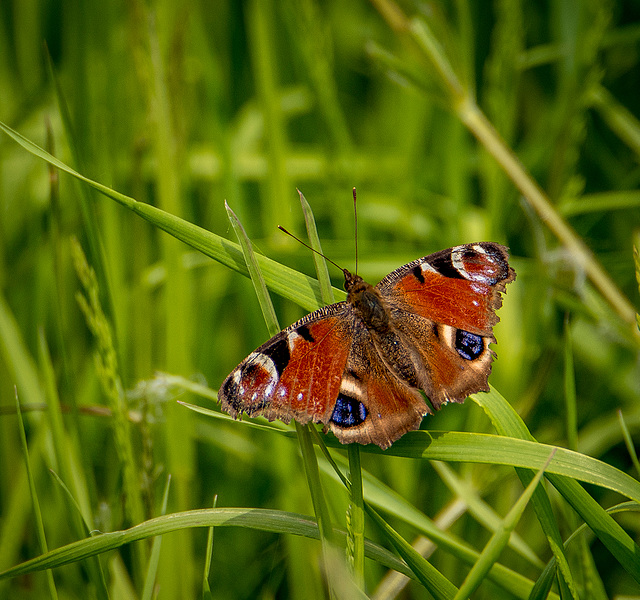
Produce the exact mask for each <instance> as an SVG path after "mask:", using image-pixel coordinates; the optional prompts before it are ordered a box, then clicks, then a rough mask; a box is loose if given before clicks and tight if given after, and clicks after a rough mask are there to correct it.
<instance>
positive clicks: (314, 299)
mask: <svg viewBox="0 0 640 600" xmlns="http://www.w3.org/2000/svg"><path fill="white" fill-rule="evenodd" d="M0 130H2V131H4V132H5V133H6V134H7V135H8V136H9V137H11V138H12V139H13V140H15V141H16V142H17V143H18V144H20V145H21V146H22V147H23V148H25V149H26V150H27V151H29V152H30V153H31V154H33V155H34V156H37V157H38V158H41V159H42V160H44V161H46V162H48V163H49V164H52V165H54V166H55V167H57V168H58V169H60V170H61V171H64V172H65V173H68V174H69V175H71V176H73V177H75V178H76V179H79V180H80V181H82V182H84V183H86V184H87V185H89V186H91V187H92V188H94V189H96V190H98V191H99V192H100V193H101V194H103V195H105V196H107V197H108V198H111V199H112V200H115V201H116V202H117V203H118V204H121V205H123V206H125V207H127V208H128V209H130V210H131V211H133V212H134V213H136V214H137V215H139V216H140V217H142V218H143V219H145V220H146V221H148V222H149V223H151V224H153V225H155V226H156V227H158V228H159V229H162V230H163V231H166V232H167V233H169V234H170V235H172V236H174V237H175V238H177V239H179V240H180V241H182V242H184V243H185V244H187V245H188V246H190V247H192V248H194V249H196V250H199V251H200V252H202V253H203V254H205V255H206V256H209V257H210V258H213V259H214V260H216V261H218V262H220V263H221V264H223V265H225V266H227V267H229V268H231V269H233V270H235V271H237V272H238V273H240V274H242V275H245V276H249V272H248V270H247V266H246V263H245V261H244V258H243V255H242V250H241V248H240V246H239V245H238V244H234V243H233V242H231V241H229V240H227V239H225V238H222V237H220V236H218V235H216V234H214V233H212V232H210V231H207V230H206V229H203V228H202V227H198V226H197V225H194V224H193V223H189V221H185V220H184V219H181V218H179V217H176V216H175V215H172V214H170V213H168V212H165V211H163V210H161V209H159V208H156V207H155V206H151V205H150V204H145V203H143V202H138V201H136V200H135V199H133V198H131V197H129V196H126V195H125V194H121V193H120V192H117V191H115V190H113V189H111V188H109V187H107V186H105V185H102V184H101V183H98V182H96V181H93V180H91V179H89V178H87V177H85V176H84V175H81V174H80V173H78V172H77V171H75V170H74V169H72V168H71V167H69V166H67V165H65V164H64V163H63V162H62V161H60V160H58V159H57V158H56V157H54V156H51V155H50V154H49V153H48V152H46V151H45V150H43V149H42V148H40V147H39V146H37V145H36V144H34V143H33V142H31V141H30V140H28V139H27V138H25V137H24V136H22V135H20V134H19V133H18V132H17V131H14V130H13V129H11V128H10V127H8V126H7V125H5V124H4V123H2V122H1V121H0ZM256 261H257V263H258V264H259V265H260V272H261V273H262V275H263V277H264V279H265V283H266V284H267V286H268V287H269V288H270V289H271V290H273V291H274V292H276V293H277V294H279V295H280V296H283V297H284V298H288V299H289V300H292V301H293V302H296V303H297V304H299V305H300V306H301V307H303V308H305V309H307V310H315V309H316V308H318V307H319V306H321V305H322V301H321V297H320V287H319V285H318V282H317V280H315V279H314V278H312V277H309V276H307V275H303V274H302V273H299V272H298V271H295V270H294V269H291V268H289V267H286V266H284V265H281V264H279V263H277V262H276V261H274V260H271V259H269V258H266V257H264V256H261V255H259V254H257V255H256ZM333 293H334V294H337V296H338V297H339V298H344V297H345V292H344V291H342V290H339V289H337V288H333Z"/></svg>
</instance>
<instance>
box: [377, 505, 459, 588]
mask: <svg viewBox="0 0 640 600" xmlns="http://www.w3.org/2000/svg"><path fill="white" fill-rule="evenodd" d="M365 507H366V511H367V514H368V515H369V517H370V518H371V519H373V521H374V522H375V523H376V524H377V525H378V527H380V529H381V530H382V532H383V533H384V535H385V537H386V538H387V539H388V540H389V541H390V542H391V543H392V544H393V546H394V547H395V549H396V550H397V551H398V554H400V556H401V557H402V558H403V559H404V560H405V561H406V563H407V564H408V565H409V567H411V569H412V571H413V572H414V573H415V575H416V577H417V578H418V580H419V581H420V583H422V585H423V586H424V587H425V588H426V589H427V590H428V591H429V593H430V594H431V595H432V596H433V597H434V598H437V599H438V600H450V599H452V598H454V596H455V594H456V592H457V588H456V586H455V585H453V583H451V582H450V581H449V580H448V579H447V578H446V577H445V576H444V575H442V573H440V571H438V570H437V569H436V568H435V567H434V566H432V565H431V563H430V562H429V561H427V560H425V559H424V558H423V557H422V556H421V555H420V554H419V553H418V552H416V550H415V549H414V548H413V547H412V546H411V544H409V543H408V542H406V541H405V540H404V539H403V538H402V537H401V536H400V535H399V534H398V533H397V532H396V531H395V530H394V529H393V528H392V527H391V526H390V525H389V524H388V523H387V522H386V521H385V520H384V519H383V518H382V517H381V516H380V515H379V514H378V513H377V512H376V511H375V510H374V509H373V508H372V507H371V506H369V505H368V504H366V505H365Z"/></svg>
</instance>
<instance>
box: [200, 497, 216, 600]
mask: <svg viewBox="0 0 640 600" xmlns="http://www.w3.org/2000/svg"><path fill="white" fill-rule="evenodd" d="M217 504H218V496H214V498H213V508H215V507H216V505H217ZM214 532H215V528H214V527H210V528H209V532H208V533H207V551H206V553H205V555H204V573H203V576H202V600H213V594H212V593H211V585H210V584H209V575H210V572H211V561H212V560H213V535H214Z"/></svg>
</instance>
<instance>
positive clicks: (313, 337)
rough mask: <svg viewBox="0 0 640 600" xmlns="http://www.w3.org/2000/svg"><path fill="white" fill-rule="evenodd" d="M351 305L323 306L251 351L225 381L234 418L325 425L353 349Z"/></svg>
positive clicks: (222, 396) (222, 395)
mask: <svg viewBox="0 0 640 600" xmlns="http://www.w3.org/2000/svg"><path fill="white" fill-rule="evenodd" d="M349 308H350V307H349V306H348V305H347V304H346V303H345V302H340V303H338V304H332V305H330V306H326V307H324V308H321V309H320V310H317V311H315V312H313V313H311V314H309V315H307V316H306V317H304V318H302V319H300V320H299V321H298V322H296V323H294V324H293V325H291V326H289V327H287V328H286V329H284V330H282V331H281V332H280V333H279V334H277V335H276V336H274V337H273V338H271V339H270V340H269V341H268V342H266V343H265V344H263V345H262V346H260V348H257V349H256V350H255V351H254V352H252V353H251V354H250V355H249V356H248V357H247V358H246V359H245V360H244V361H243V362H242V363H240V364H239V365H238V366H237V367H236V368H235V369H234V371H233V372H232V373H231V374H230V375H229V377H227V379H226V380H225V381H224V383H223V384H222V386H221V388H220V392H219V394H218V398H219V400H220V401H221V403H222V407H223V409H225V410H227V411H228V412H229V413H230V414H231V415H232V416H234V417H235V416H237V415H238V414H240V413H245V414H247V415H249V416H258V415H264V416H265V417H267V418H268V419H270V420H273V419H281V420H283V421H286V422H288V421H289V420H291V419H292V418H293V419H296V420H297V421H299V422H301V423H307V422H309V421H314V422H322V423H326V422H327V421H328V420H329V418H330V416H331V412H332V404H333V402H334V401H335V398H336V397H337V396H338V390H339V388H340V382H341V380H342V374H343V372H344V368H345V364H346V362H347V356H348V353H349V348H350V334H349V320H348V319H346V318H345V312H348V311H349Z"/></svg>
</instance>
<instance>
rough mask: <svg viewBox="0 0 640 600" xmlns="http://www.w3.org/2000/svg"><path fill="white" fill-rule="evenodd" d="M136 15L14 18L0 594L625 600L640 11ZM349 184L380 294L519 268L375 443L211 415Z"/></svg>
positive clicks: (2, 187)
mask: <svg viewBox="0 0 640 600" xmlns="http://www.w3.org/2000/svg"><path fill="white" fill-rule="evenodd" d="M152 4H153V5H152V6H150V5H148V4H145V3H141V2H131V3H109V2H106V3H90V4H87V5H86V6H82V7H81V6H79V5H77V4H75V3H71V2H66V1H65V0H62V1H61V2H58V3H54V4H51V3H47V2H42V1H41V0H34V1H33V2H26V3H25V2H5V3H3V4H2V5H0V90H1V92H0V122H1V123H0V128H1V129H2V134H0V284H1V286H0V598H4V597H6V598H9V597H10V598H29V599H30V598H43V597H50V598H57V597H62V598H100V599H102V598H108V597H110V598H145V599H146V598H153V597H158V598H193V597H200V596H202V597H203V598H212V597H214V598H265V599H266V598H276V597H277V598H296V599H304V598H309V599H315V598H324V597H331V598H359V597H365V594H366V595H367V596H368V597H371V598H377V599H387V598H395V597H401V598H407V599H408V598H412V599H413V598H416V599H422V598H431V597H435V598H454V597H455V598H463V597H465V598H466V597H469V596H471V595H473V597H474V598H492V599H494V598H546V597H550V598H594V599H596V600H599V599H605V598H613V597H618V598H623V597H640V559H639V556H640V548H639V546H638V541H637V540H638V536H640V519H638V504H637V503H638V502H640V482H639V481H638V476H639V475H640V465H639V463H638V460H637V456H636V450H635V445H637V440H638V439H639V432H640V402H638V399H639V398H640V372H639V369H640V367H639V365H640V361H639V358H640V356H639V350H640V336H639V335H638V333H639V332H638V325H639V323H640V321H639V320H638V317H637V314H636V311H637V308H636V307H637V305H638V282H640V275H639V274H640V261H639V259H638V254H637V252H636V254H635V257H636V259H635V263H634V252H633V248H634V245H635V248H636V249H640V233H639V232H640V210H638V209H639V207H640V193H639V192H638V188H639V183H640V167H639V166H638V165H639V159H640V122H639V121H638V118H639V117H640V95H638V89H640V14H639V13H638V9H637V6H636V5H635V4H633V3H631V2H625V1H623V0H619V1H617V2H616V1H612V0H608V1H605V2H602V1H599V0H580V1H578V2H574V3H561V2H551V3H534V2H520V1H517V0H515V1H514V0H494V1H493V2H464V1H459V2H451V3H448V2H440V1H437V2H435V1H434V2H430V3H422V2H412V1H411V0H408V1H407V2H402V3H400V4H399V5H397V4H395V3H394V2H393V1H392V0H372V2H371V3H366V2H357V3H356V2H349V3H347V2H337V1H334V2H324V3H321V2H314V0H301V1H299V2H294V1H293V0H283V1H282V2H275V0H247V1H246V2H224V1H218V2H214V3H210V4H207V3H201V2H196V1H192V0H186V1H185V2H181V3H173V2H163V1H162V0H159V1H158V2H155V3H152ZM43 40H44V41H45V42H46V45H45V47H44V50H43V44H42V42H43ZM54 157H56V158H54ZM353 186H355V187H357V189H358V204H359V207H358V252H359V257H358V272H359V273H360V274H361V275H363V276H364V277H365V278H366V279H367V280H368V281H370V282H372V283H374V282H375V281H377V280H379V279H380V278H382V277H383V276H384V275H385V274H386V273H388V272H389V271H390V270H392V269H394V268H396V267H397V266H399V265H401V264H403V263H405V262H408V261H410V260H413V259H415V258H417V257H420V256H424V255H426V254H429V253H431V252H434V251H436V250H438V249H441V248H446V247H449V246H453V245H456V244H460V243H468V242H473V241H480V240H494V241H498V242H501V243H505V244H507V245H508V246H510V248H511V254H512V264H513V265H514V267H515V269H516V271H517V274H518V276H517V279H516V281H515V283H513V284H511V285H510V286H509V290H508V293H507V295H506V296H505V302H504V306H503V308H502V309H501V310H500V317H501V322H500V324H499V325H498V326H497V327H496V337H497V339H498V344H497V346H496V351H497V353H498V359H497V360H496V362H495V363H494V367H493V373H492V375H491V379H490V381H491V383H492V386H493V389H492V391H491V392H490V393H487V394H477V395H475V396H473V397H472V398H471V399H469V400H467V401H466V402H465V403H464V404H463V405H455V406H447V407H446V408H445V409H444V410H442V411H440V412H439V413H438V414H437V415H435V416H433V417H427V418H425V419H424V421H423V424H422V427H421V431H417V432H411V433H409V434H407V435H405V436H404V437H403V438H402V439H401V440H399V441H398V442H397V443H396V444H394V445H393V446H392V447H391V448H390V449H389V450H387V451H385V452H381V451H380V450H379V449H378V448H371V447H358V446H349V447H343V446H341V445H340V444H339V443H337V442H336V440H335V439H333V438H332V436H330V435H326V436H325V435H322V433H321V432H317V431H315V430H312V429H309V428H307V427H302V426H299V425H298V426H296V424H294V423H291V424H290V425H284V424H282V423H279V422H274V423H270V424H269V423H267V422H266V421H264V420H260V419H257V420H255V421H253V422H252V421H251V420H249V419H245V420H244V421H241V422H238V421H233V420H231V419H230V418H226V417H225V416H224V415H221V414H220V412H219V406H218V405H217V403H216V402H215V390H216V389H217V387H218V386H219V385H220V383H221V381H222V380H223V379H224V377H225V376H226V375H227V374H228V373H229V372H230V371H231V370H232V369H233V367H234V366H235V365H236V364H237V363H238V362H239V361H240V360H241V359H242V358H244V357H245V356H246V355H247V354H248V353H249V352H250V351H251V350H252V349H254V348H255V347H256V346H258V345H260V344H261V343H262V342H264V341H265V340H266V339H267V337H268V336H269V335H270V333H273V331H274V330H277V327H278V324H277V322H276V319H277V320H279V323H280V325H282V326H284V325H286V324H288V323H290V322H293V321H294V320H295V319H296V318H298V317H300V316H301V315H302V314H304V312H305V311H308V310H312V309H314V308H316V307H318V306H320V305H321V304H322V302H327V301H331V300H330V299H331V297H332V296H334V297H335V298H339V297H340V295H341V293H342V292H341V291H340V290H339V289H335V288H334V289H332V288H331V287H330V286H329V285H328V283H327V282H326V280H324V279H323V277H322V275H321V274H322V272H323V269H324V265H323V264H320V268H319V280H320V281H321V282H322V283H321V284H319V283H318V282H317V281H316V279H315V277H316V275H315V272H316V270H315V267H314V257H313V256H312V254H311V253H310V252H309V251H307V250H305V249H304V248H303V247H301V246H300V245H299V244H297V243H296V242H294V241H293V240H291V239H290V238H289V237H287V236H284V235H282V234H281V233H280V232H279V231H278V230H277V225H283V226H285V227H286V228H287V229H289V230H291V231H293V232H295V233H297V234H299V235H301V236H305V233H304V231H305V221H304V216H303V211H302V210H301V208H300V205H299V197H298V194H297V193H296V188H299V189H300V190H301V191H302V192H303V193H304V195H305V196H306V198H307V200H308V202H309V204H310V206H311V208H312V210H313V215H314V217H315V226H316V227H317V230H318V237H319V240H320V241H321V243H322V248H323V251H324V252H325V253H326V255H327V256H328V257H330V258H331V259H332V260H335V261H336V262H337V263H339V264H341V265H344V266H345V267H348V268H353V266H354V235H353V215H352V204H351V198H350V195H351V188H352V187H353ZM225 200H226V202H227V204H228V206H229V211H227V209H226V208H225ZM314 217H311V216H309V223H313V222H314ZM230 223H231V224H230ZM310 230H311V231H313V225H310ZM245 233H246V236H247V237H246V238H245V237H244V235H245ZM249 239H250V240H251V243H252V245H253V250H254V252H255V254H253V253H252V252H250V250H249V245H248V243H247V242H248V240H249ZM311 239H312V244H313V245H314V246H315V245H317V243H318V242H317V241H316V240H313V236H311ZM249 272H251V274H252V278H251V279H249V278H246V277H243V275H248V274H249ZM331 273H332V276H335V280H334V282H335V285H336V286H337V287H339V286H340V285H341V274H340V273H339V272H337V271H335V270H334V271H331ZM262 281H264V283H265V284H266V287H267V288H268V289H270V290H271V291H272V292H274V293H273V294H272V295H271V297H270V296H269V294H268V293H264V290H263V288H262ZM254 288H255V290H257V291H258V299H256V293H255V291H254ZM271 302H273V303H274V306H275V311H273V310H272V307H271ZM276 315H277V317H276ZM265 320H266V326H265ZM325 445H326V447H325ZM540 482H542V483H540Z"/></svg>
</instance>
